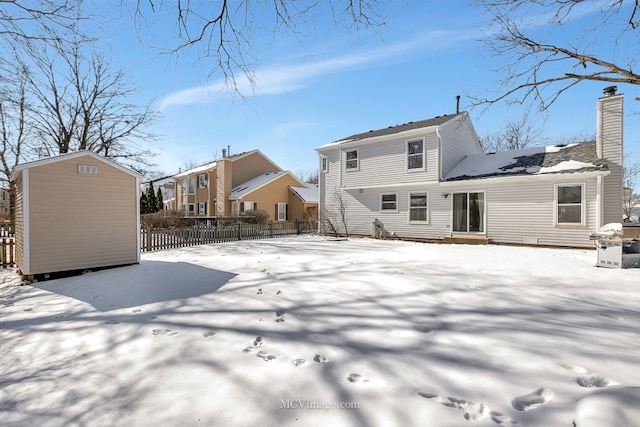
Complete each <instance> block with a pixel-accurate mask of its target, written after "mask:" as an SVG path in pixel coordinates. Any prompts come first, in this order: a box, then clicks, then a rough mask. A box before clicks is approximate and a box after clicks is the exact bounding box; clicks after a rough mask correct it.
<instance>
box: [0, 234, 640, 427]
mask: <svg viewBox="0 0 640 427" xmlns="http://www.w3.org/2000/svg"><path fill="white" fill-rule="evenodd" d="M595 261H596V253H595V252H594V251H587V250H566V249H544V248H521V247H507V246H466V245H433V244H421V243H411V242H399V241H376V240H370V239H349V240H336V239H326V238H322V237H310V236H305V237H294V238H287V239H274V240H260V241H250V242H231V243H225V244H216V245H209V246H197V247H191V248H182V249H179V250H172V251H164V252H156V253H148V254H144V255H143V256H142V262H141V263H140V265H134V266H128V267H122V268H117V269H110V270H104V271H99V272H93V273H88V274H84V275H81V276H76V277H70V278H64V279H58V280H51V281H46V282H40V283H34V284H33V285H31V286H19V280H18V278H17V276H15V274H12V273H11V272H7V271H6V270H5V271H4V272H2V273H0V360H1V361H2V363H1V364H0V420H1V421H0V424H5V425H6V424H8V425H29V426H32V425H52V426H55V425H87V426H103V425H104V426H107V425H108V426H111V425H142V426H146V425H149V426H151V425H153V426H155V425H166V426H177V425H180V426H183V425H195V424H199V425H208V426H245V425H246V426H249V425H261V426H276V425H300V426H320V425H335V426H418V425H419V426H434V427H448V426H465V425H469V426H496V425H502V426H509V425H519V426H545V427H548V426H567V427H569V426H571V425H572V422H574V421H575V422H576V424H577V425H578V426H588V427H594V426H598V427H604V426H638V425H640V409H639V408H640V364H639V361H640V345H639V343H640V292H639V290H640V270H638V269H628V270H609V269H601V268H596V267H594V264H595Z"/></svg>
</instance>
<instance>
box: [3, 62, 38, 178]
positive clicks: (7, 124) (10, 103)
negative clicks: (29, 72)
mask: <svg viewBox="0 0 640 427" xmlns="http://www.w3.org/2000/svg"><path fill="white" fill-rule="evenodd" d="M3 83H4V84H1V85H0V162H1V163H2V175H1V176H0V180H1V181H4V184H3V185H2V186H7V184H8V182H9V176H10V175H11V171H12V170H13V168H14V167H15V166H16V165H17V164H18V163H19V162H20V160H21V159H22V157H23V156H22V149H23V145H24V142H25V141H26V140H28V139H29V137H30V136H31V135H30V133H31V131H32V129H31V128H30V127H29V126H27V119H26V116H27V109H28V105H27V93H26V81H25V79H24V74H21V73H18V74H17V75H15V76H13V78H12V79H11V80H4V82H3Z"/></svg>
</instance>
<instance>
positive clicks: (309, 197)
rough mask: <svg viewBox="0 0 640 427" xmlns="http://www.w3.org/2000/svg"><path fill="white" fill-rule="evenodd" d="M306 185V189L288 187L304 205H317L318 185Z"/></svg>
mask: <svg viewBox="0 0 640 427" xmlns="http://www.w3.org/2000/svg"><path fill="white" fill-rule="evenodd" d="M306 185H307V186H306V187H294V186H290V187H289V189H290V190H291V191H292V192H293V194H295V195H296V196H298V197H299V198H300V200H302V201H303V202H304V203H318V184H306Z"/></svg>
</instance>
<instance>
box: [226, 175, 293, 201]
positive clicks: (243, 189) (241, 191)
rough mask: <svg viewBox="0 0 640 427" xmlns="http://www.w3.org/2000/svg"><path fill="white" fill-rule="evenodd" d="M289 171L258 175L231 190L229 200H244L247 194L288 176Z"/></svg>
mask: <svg viewBox="0 0 640 427" xmlns="http://www.w3.org/2000/svg"><path fill="white" fill-rule="evenodd" d="M288 173H289V172H287V171H278V172H269V173H263V174H262V175H258V176H256V177H255V178H253V179H250V180H249V181H247V182H245V183H243V184H240V185H238V186H237V187H235V188H233V189H232V190H231V193H230V194H229V200H235V199H239V198H242V196H244V195H245V194H248V193H251V192H252V191H254V190H256V189H257V188H259V187H262V186H263V185H265V184H267V183H269V182H271V181H273V180H275V179H276V178H280V177H281V176H283V175H285V174H288Z"/></svg>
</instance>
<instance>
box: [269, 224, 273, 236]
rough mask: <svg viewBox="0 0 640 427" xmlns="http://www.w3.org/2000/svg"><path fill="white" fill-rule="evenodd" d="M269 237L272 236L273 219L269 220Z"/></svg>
mask: <svg viewBox="0 0 640 427" xmlns="http://www.w3.org/2000/svg"><path fill="white" fill-rule="evenodd" d="M269 237H271V238H273V221H269Z"/></svg>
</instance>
